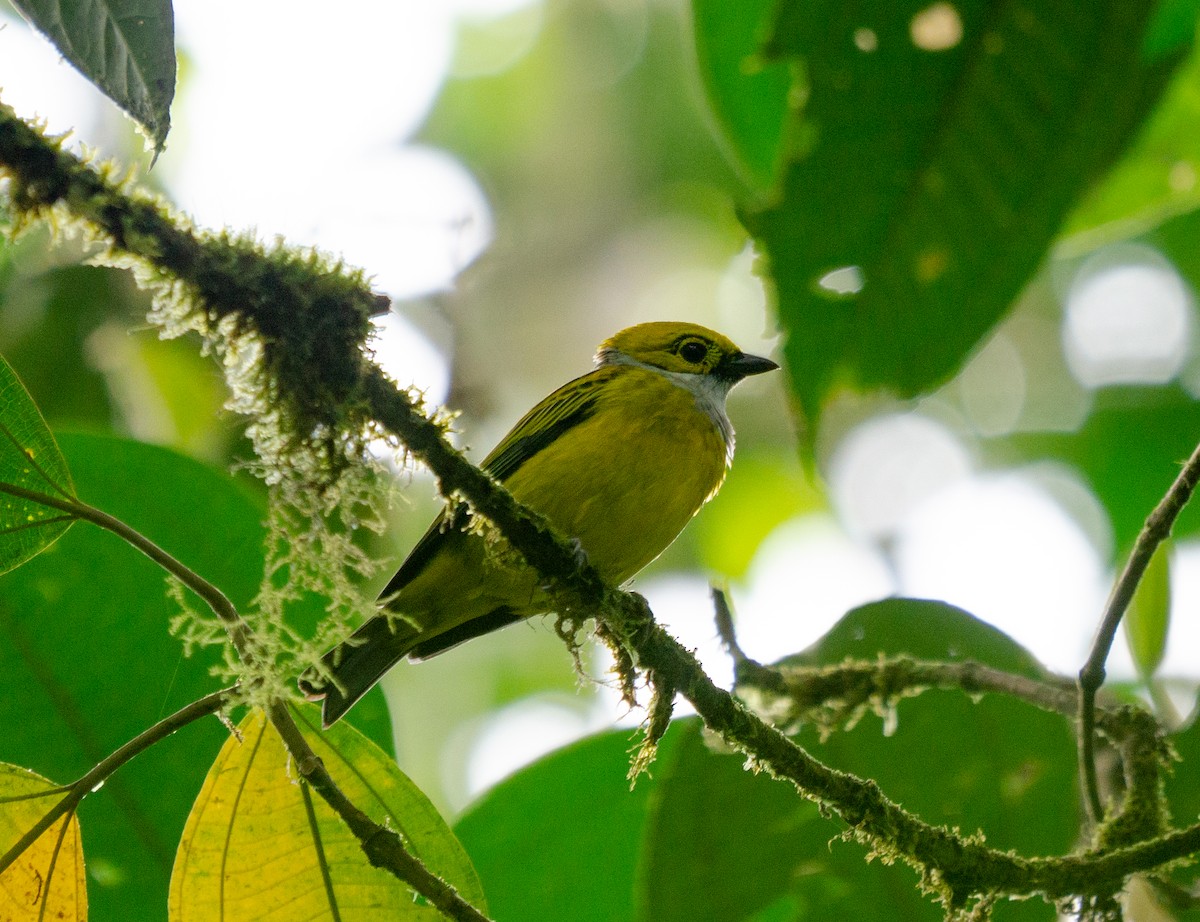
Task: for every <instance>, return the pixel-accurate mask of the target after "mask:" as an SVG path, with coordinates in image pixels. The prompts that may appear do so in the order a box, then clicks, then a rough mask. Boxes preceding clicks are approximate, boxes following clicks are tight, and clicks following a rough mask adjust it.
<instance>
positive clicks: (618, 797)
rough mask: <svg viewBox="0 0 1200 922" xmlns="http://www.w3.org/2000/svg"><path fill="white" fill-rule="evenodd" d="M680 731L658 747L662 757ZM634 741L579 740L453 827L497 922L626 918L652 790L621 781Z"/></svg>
mask: <svg viewBox="0 0 1200 922" xmlns="http://www.w3.org/2000/svg"><path fill="white" fill-rule="evenodd" d="M679 735H680V729H679V727H677V726H676V725H674V724H673V725H672V728H671V731H670V732H669V733H668V734H667V737H666V738H665V739H664V740H663V742H662V744H661V745H660V747H659V760H660V762H662V761H665V760H666V759H668V758H669V757H670V752H671V750H672V747H673V745H674V743H675V740H676V739H678V737H679ZM633 745H634V736H633V734H631V732H630V731H628V730H624V731H621V730H617V731H613V732H610V733H603V734H600V735H598V736H594V737H591V738H589V739H586V740H582V741H581V742H579V743H576V744H574V745H572V746H568V747H566V748H565V749H562V750H560V751H558V752H556V753H553V754H552V755H550V756H547V757H546V758H544V759H542V760H540V761H539V762H537V763H535V764H533V765H531V766H529V767H528V768H525V769H523V770H522V771H520V772H518V773H517V774H515V775H513V776H512V777H511V778H508V779H507V780H505V781H502V782H500V784H498V785H496V786H495V787H494V788H492V789H491V790H490V791H488V792H487V793H486V794H485V795H484V796H483V797H482V798H481V799H480V800H479V801H478V802H477V803H476V804H475V805H473V806H472V807H471V808H470V809H469V810H468V811H467V812H466V813H465V814H464V815H463V817H462V818H461V819H460V820H459V821H458V824H457V826H456V827H455V829H454V832H455V834H456V835H457V836H458V838H459V841H461V842H462V844H463V846H464V847H465V848H466V850H467V854H469V855H470V856H471V861H472V862H473V863H474V865H475V870H476V871H478V872H479V877H480V879H481V880H482V881H483V889H484V892H485V893H486V894H487V896H488V905H489V906H490V907H491V910H492V913H493V914H494V916H495V918H496V919H500V920H503V922H545V920H547V919H570V920H571V922H629V920H630V919H631V918H633V887H634V875H635V872H636V869H637V863H638V851H639V844H640V842H641V838H642V827H643V824H644V823H645V820H646V810H647V804H648V802H649V800H650V796H651V792H652V791H653V790H654V788H655V786H656V782H655V780H654V777H653V774H654V772H652V776H651V777H645V776H643V777H641V778H639V779H638V782H637V784H636V785H635V786H634V788H633V790H632V791H631V790H630V789H629V781H628V779H627V778H626V775H627V773H628V771H629V759H630V750H631V748H632V746H633Z"/></svg>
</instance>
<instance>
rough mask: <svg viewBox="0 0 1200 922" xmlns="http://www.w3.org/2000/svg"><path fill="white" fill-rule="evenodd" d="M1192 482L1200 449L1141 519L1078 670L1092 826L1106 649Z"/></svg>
mask: <svg viewBox="0 0 1200 922" xmlns="http://www.w3.org/2000/svg"><path fill="white" fill-rule="evenodd" d="M1197 482H1200V445H1198V446H1197V447H1196V450H1195V451H1193V452H1192V456H1191V457H1190V458H1189V459H1188V461H1187V463H1186V464H1185V465H1184V466H1183V469H1182V470H1181V471H1180V472H1179V476H1178V477H1176V478H1175V482H1174V483H1172V484H1171V488H1170V489H1169V490H1167V493H1166V495H1165V496H1164V497H1163V498H1162V501H1161V502H1159V504H1158V505H1157V506H1155V507H1154V511H1153V512H1151V513H1150V515H1149V516H1148V517H1147V518H1146V524H1145V525H1143V526H1142V530H1141V532H1140V533H1139V534H1138V536H1137V541H1136V542H1135V543H1134V545H1133V550H1132V551H1131V552H1130V554H1129V560H1128V561H1126V563H1125V569H1124V570H1122V571H1121V575H1120V577H1119V578H1118V579H1117V582H1116V584H1115V585H1114V586H1113V590H1112V594H1111V595H1110V596H1109V597H1108V603H1107V604H1106V605H1105V607H1104V616H1103V617H1102V618H1101V620H1100V627H1099V629H1098V630H1097V631H1096V639H1095V640H1094V641H1093V642H1092V649H1091V652H1090V653H1089V655H1088V658H1087V661H1086V662H1085V663H1084V664H1083V668H1082V669H1080V670H1079V726H1078V733H1079V747H1078V748H1079V775H1080V784H1081V785H1082V787H1083V790H1084V792H1085V794H1086V798H1085V799H1086V803H1087V807H1088V813H1089V815H1090V817H1091V819H1092V822H1093V823H1098V822H1099V821H1100V819H1101V818H1102V817H1103V816H1104V805H1103V803H1102V802H1101V800H1100V784H1099V780H1098V778H1097V775H1096V692H1097V691H1099V689H1100V686H1101V685H1103V684H1104V679H1105V677H1106V673H1105V670H1104V664H1105V662H1106V661H1107V660H1108V654H1109V651H1110V650H1111V649H1112V645H1113V638H1114V637H1115V636H1116V633H1117V627H1118V626H1119V625H1120V623H1121V618H1122V617H1124V615H1125V610H1126V609H1127V608H1128V607H1129V602H1130V600H1131V599H1132V598H1133V594H1134V592H1136V591H1137V587H1138V583H1140V582H1141V580H1142V576H1143V575H1144V574H1145V572H1146V567H1148V566H1149V565H1150V560H1151V558H1152V557H1153V556H1154V552H1155V550H1157V549H1158V546H1159V545H1160V544H1161V543H1162V542H1163V541H1165V540H1166V539H1167V538H1169V537H1170V535H1171V528H1172V526H1173V525H1174V524H1175V519H1176V518H1178V516H1179V513H1180V512H1182V511H1183V507H1184V506H1186V505H1187V502H1188V500H1189V499H1190V498H1191V496H1192V492H1193V491H1194V490H1195V489H1196V484H1197Z"/></svg>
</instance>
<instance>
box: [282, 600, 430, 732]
mask: <svg viewBox="0 0 1200 922" xmlns="http://www.w3.org/2000/svg"><path fill="white" fill-rule="evenodd" d="M418 633H419V632H418V630H417V629H416V628H415V627H413V626H412V625H410V624H408V623H406V622H405V621H403V620H401V619H399V618H396V617H395V616H394V615H393V616H391V617H388V615H386V614H379V615H376V616H375V617H374V618H371V619H370V620H369V621H367V622H366V623H365V624H363V626H362V627H360V628H359V629H358V630H357V631H355V632H354V633H353V634H351V635H350V637H348V638H347V639H346V640H344V641H342V642H341V643H340V644H338V645H337V646H336V647H334V648H333V649H332V650H330V651H329V652H328V653H326V654H325V655H324V656H323V657H322V658H321V662H322V664H323V665H324V667H325V670H324V672H321V671H319V670H317V669H315V668H314V669H309V670H308V671H306V672H305V673H304V674H303V675H301V676H300V678H299V680H298V682H297V684H299V686H300V691H301V692H303V694H304V697H306V698H307V699H308V700H309V701H320V702H322V704H321V723H322V724H323V725H324V726H325V727H330V726H332V725H333V724H335V723H336V722H337V721H338V720H340V719H341V718H342V715H344V714H345V713H346V712H347V711H348V710H350V708H351V707H353V706H354V704H355V702H356V701H358V699H359V698H361V697H362V696H363V695H365V694H366V693H367V692H369V691H370V690H371V689H372V688H373V687H374V685H375V683H376V682H378V681H379V680H380V679H381V678H383V674H384V673H385V672H387V671H388V670H389V669H391V668H392V667H393V666H394V665H396V663H398V662H399V661H400V660H401V659H403V658H404V656H405V654H407V653H408V652H409V650H411V649H412V647H413V644H415V643H416V640H417V636H418Z"/></svg>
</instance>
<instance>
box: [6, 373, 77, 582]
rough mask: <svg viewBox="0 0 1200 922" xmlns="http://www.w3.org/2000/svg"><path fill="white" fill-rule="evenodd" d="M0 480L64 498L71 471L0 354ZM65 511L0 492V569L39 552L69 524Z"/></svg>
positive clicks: (70, 490) (71, 490)
mask: <svg viewBox="0 0 1200 922" xmlns="http://www.w3.org/2000/svg"><path fill="white" fill-rule="evenodd" d="M0 483H5V484H10V485H12V486H16V487H20V488H22V489H25V490H34V491H36V492H38V493H47V494H50V495H53V496H55V497H58V498H69V497H70V496H71V495H72V494H73V493H74V490H75V488H74V486H73V485H72V484H71V472H70V470H68V468H67V462H66V461H65V460H63V456H62V452H60V451H59V450H58V445H57V444H56V443H55V441H54V436H52V435H51V434H50V430H49V429H47V428H46V421H45V420H43V419H42V415H41V413H39V412H38V408H37V407H36V406H34V403H33V399H32V398H31V397H30V396H29V392H28V391H27V390H25V386H24V385H23V384H21V382H20V380H19V379H18V378H17V376H16V374H15V373H14V372H13V370H12V368H11V367H10V366H9V364H8V362H6V361H4V359H3V358H0ZM72 521H74V520H73V519H72V517H71V516H70V515H68V514H67V513H64V512H62V511H60V510H58V509H53V508H51V507H49V506H44V505H42V504H41V503H38V502H35V501H33V500H28V499H23V498H21V497H19V496H11V495H9V494H6V493H5V494H0V573H5V572H7V571H8V570H11V569H13V568H14V567H19V566H20V565H21V564H23V563H25V561H27V560H29V559H30V558H31V557H33V556H35V555H36V554H39V553H41V552H42V551H44V550H45V549H46V548H47V547H49V546H50V545H51V544H53V543H54V542H55V541H57V540H58V538H59V537H60V536H61V535H62V534H63V533H64V532H65V531H66V530H67V529H68V528H70V527H71V523H72Z"/></svg>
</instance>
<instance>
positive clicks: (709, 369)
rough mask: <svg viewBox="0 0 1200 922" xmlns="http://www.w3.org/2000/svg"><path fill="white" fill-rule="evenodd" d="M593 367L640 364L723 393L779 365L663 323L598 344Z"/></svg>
mask: <svg viewBox="0 0 1200 922" xmlns="http://www.w3.org/2000/svg"><path fill="white" fill-rule="evenodd" d="M596 364H597V365H642V366H644V367H648V368H655V369H658V370H660V371H665V372H669V373H671V374H672V375H700V376H707V377H709V378H710V379H715V380H716V381H719V382H720V383H721V384H723V385H724V390H726V391H727V390H728V389H729V388H731V387H733V385H734V384H736V383H737V382H738V381H741V380H742V379H743V378H746V377H749V376H750V375H758V374H762V373H763V372H765V371H771V370H773V369H775V368H778V367H779V366H778V365H776V364H775V363H774V362H772V361H771V360H770V359H765V358H762V357H761V356H757V355H748V354H746V353H745V352H743V351H742V350H741V349H739V348H738V347H737V346H736V345H734V343H733V341H732V340H730V339H729V338H728V337H726V336H722V335H721V334H720V333H717V332H714V331H713V330H710V329H708V328H707V327H702V326H699V325H698V324H695V323H678V322H673V321H663V322H658V323H639V324H638V325H637V326H633V327H627V328H626V329H624V330H622V331H621V332H620V333H618V334H616V335H615V336H613V337H612V338H611V339H607V340H605V341H604V342H603V343H601V344H600V349H599V350H598V351H597V352H596Z"/></svg>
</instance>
